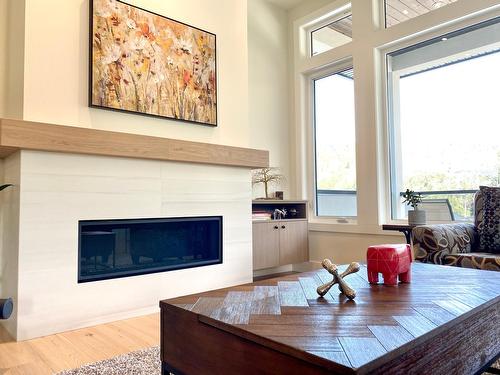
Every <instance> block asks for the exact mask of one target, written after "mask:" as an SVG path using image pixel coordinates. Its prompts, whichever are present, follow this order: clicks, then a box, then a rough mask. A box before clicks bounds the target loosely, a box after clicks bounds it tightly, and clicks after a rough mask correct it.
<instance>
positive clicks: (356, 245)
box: [309, 231, 406, 264]
mask: <svg viewBox="0 0 500 375" xmlns="http://www.w3.org/2000/svg"><path fill="white" fill-rule="evenodd" d="M389 243H406V240H405V238H404V236H403V235H402V234H399V235H397V236H391V235H386V236H383V235H376V234H360V233H338V232H319V231H310V232H309V258H310V260H311V261H312V262H321V261H322V260H323V259H325V258H329V259H333V261H334V262H335V263H342V264H345V263H350V262H366V249H367V248H368V246H371V245H381V244H389Z"/></svg>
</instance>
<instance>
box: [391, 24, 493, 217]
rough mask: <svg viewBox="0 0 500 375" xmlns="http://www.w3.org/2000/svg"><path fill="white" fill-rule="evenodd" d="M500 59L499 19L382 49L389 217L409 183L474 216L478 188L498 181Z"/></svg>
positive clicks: (430, 198) (436, 201) (454, 211)
mask: <svg viewBox="0 0 500 375" xmlns="http://www.w3.org/2000/svg"><path fill="white" fill-rule="evenodd" d="M499 66H500V23H499V21H498V20H494V21H489V22H487V23H483V24H481V25H478V26H475V27H473V28H469V29H466V30H462V31H459V32H456V33H453V34H450V35H446V36H444V37H441V38H437V39H435V40H431V41H429V42H426V43H423V44H420V45H417V46H413V47H411V48H407V49H405V50H402V51H398V52H395V53H393V54H391V55H389V56H388V67H389V107H390V108H391V111H390V144H391V150H390V153H391V201H392V217H393V219H402V218H404V217H405V216H406V212H405V208H404V206H403V205H402V204H401V194H402V192H403V191H404V190H405V189H407V188H408V189H411V190H415V191H419V192H422V195H423V197H424V199H425V201H427V203H426V204H427V205H429V204H430V206H432V207H436V209H438V208H437V207H441V208H440V210H441V211H442V210H446V206H447V205H448V207H449V210H450V211H451V212H450V216H451V219H454V220H472V218H473V196H474V193H475V191H476V190H477V189H478V187H479V186H480V185H489V186H498V185H499V184H500V124H499V122H498V121H499V120H498V119H499V118H500V107H499V105H498V87H500V70H499V69H498V67H499ZM443 203H445V204H443ZM432 207H431V208H430V211H432V210H433V208H432ZM437 214H440V215H441V216H442V215H443V212H441V213H439V212H438V213H437ZM439 217H440V216H439V215H438V217H437V218H438V219H439ZM428 220H430V221H432V220H433V218H432V217H431V218H428Z"/></svg>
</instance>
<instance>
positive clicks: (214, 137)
mask: <svg viewBox="0 0 500 375" xmlns="http://www.w3.org/2000/svg"><path fill="white" fill-rule="evenodd" d="M129 3H131V4H134V5H138V6H140V7H142V8H145V9H148V10H151V11H153V12H156V13H159V14H163V15H166V16H168V17H170V18H173V19H175V20H179V21H182V22H185V23H188V24H190V25H193V26H197V27H199V28H202V29H205V30H207V31H210V32H213V33H215V34H216V35H217V74H218V89H219V90H218V110H219V113H218V116H219V127H218V128H211V127H205V126H201V125H194V124H188V123H181V122H176V121H172V120H166V119H157V118H150V117H145V116H139V115H133V114H125V113H123V114H122V113H117V112H110V111H104V110H99V109H93V108H88V106H87V89H88V83H87V81H88V58H89V56H88V43H89V35H88V23H89V22H88V20H89V14H88V13H89V10H88V9H89V0H51V1H46V0H26V48H25V76H24V94H25V96H24V119H25V120H33V121H40V122H48V123H55V124H62V125H72V126H82V127H91V128H95V129H104V130H112V131H120V132H127V133H137V134H147V135H155V136H160V137H171V138H177V139H189V140H193V141H203V142H209V143H219V144H227V145H234V146H243V147H245V146H248V144H249V139H250V137H249V129H248V55H247V2H246V0H238V1H234V0H211V1H206V0H182V1H151V0H131V1H129Z"/></svg>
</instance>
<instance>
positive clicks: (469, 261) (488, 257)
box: [436, 253, 500, 271]
mask: <svg viewBox="0 0 500 375" xmlns="http://www.w3.org/2000/svg"><path fill="white" fill-rule="evenodd" d="M436 263H438V264H442V265H446V266H457V267H465V268H475V269H479V270H488V271H500V256H498V255H497V256H495V254H491V253H469V254H445V255H444V256H443V257H441V258H440V259H439V261H438V262H436Z"/></svg>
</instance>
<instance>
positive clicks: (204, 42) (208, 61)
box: [89, 0, 217, 126]
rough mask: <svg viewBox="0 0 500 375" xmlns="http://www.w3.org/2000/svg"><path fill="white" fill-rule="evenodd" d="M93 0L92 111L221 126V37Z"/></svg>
mask: <svg viewBox="0 0 500 375" xmlns="http://www.w3.org/2000/svg"><path fill="white" fill-rule="evenodd" d="M89 1H90V40H91V43H90V82H89V104H90V106H91V107H98V108H104V109H110V110H118V111H126V112H132V113H139V114H144V115H150V116H157V117H164V118H170V119H176V120H181V121H187V122H192V123H198V124H203V125H210V126H217V71H216V65H217V64H216V37H215V34H212V33H210V32H208V31H204V30H201V29H199V28H196V27H193V26H189V25H186V24H184V23H182V22H178V21H174V20H172V19H170V18H167V17H164V16H161V15H158V14H155V13H152V12H149V11H146V10H144V9H141V8H138V7H135V6H132V5H129V4H126V3H124V2H122V1H119V0H89Z"/></svg>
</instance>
